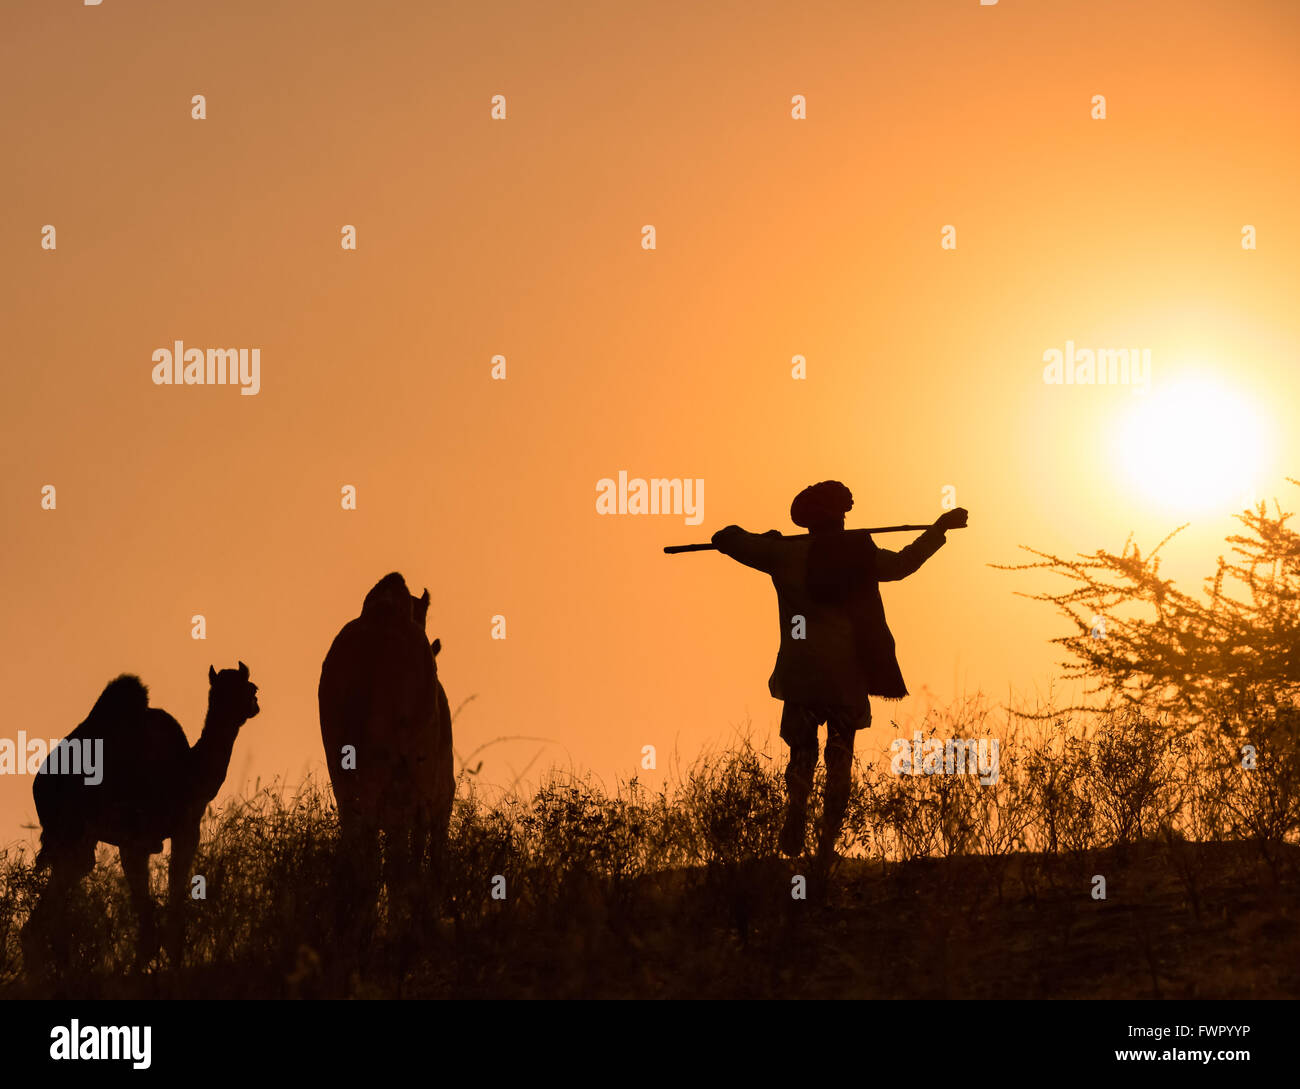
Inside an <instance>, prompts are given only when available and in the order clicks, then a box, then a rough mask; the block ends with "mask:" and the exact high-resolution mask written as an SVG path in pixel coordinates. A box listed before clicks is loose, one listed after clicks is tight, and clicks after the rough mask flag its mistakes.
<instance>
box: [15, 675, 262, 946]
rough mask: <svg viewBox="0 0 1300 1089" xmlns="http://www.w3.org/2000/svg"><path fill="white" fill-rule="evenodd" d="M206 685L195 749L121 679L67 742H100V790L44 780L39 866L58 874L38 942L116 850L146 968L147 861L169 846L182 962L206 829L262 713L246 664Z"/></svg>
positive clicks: (78, 781)
mask: <svg viewBox="0 0 1300 1089" xmlns="http://www.w3.org/2000/svg"><path fill="white" fill-rule="evenodd" d="M208 686H209V687H208V713H207V717H206V718H205V719H204V722H203V733H202V735H201V736H200V737H199V739H198V741H196V742H195V743H194V745H193V746H192V747H191V745H190V743H189V741H188V740H187V739H186V737H185V731H184V730H183V729H181V725H180V723H179V722H177V721H176V720H175V719H174V718H172V716H171V715H169V714H168V713H167V712H166V711H163V710H161V709H159V708H157V707H150V706H149V692H148V689H146V688H145V686H144V684H142V683H141V681H140V678H139V677H134V676H131V675H129V674H123V675H122V676H120V677H118V678H117V679H116V680H114V681H112V682H110V683H109V685H108V687H106V688H105V689H104V691H103V693H102V695H100V697H99V699H98V700H97V701H96V702H95V706H94V707H93V708H92V709H91V712H90V715H89V716H88V717H87V718H86V720H85V722H83V723H82V724H81V725H80V726H78V727H77V728H76V729H75V730H73V732H72V733H71V734H70V735H69V736H68V740H69V741H76V742H81V741H83V740H90V741H92V742H93V741H95V740H100V741H102V743H103V779H102V781H101V782H99V783H98V784H93V785H92V784H88V783H86V782H85V781H84V779H83V778H82V777H81V776H76V775H62V774H44V772H45V771H46V769H45V768H44V767H43V768H42V774H40V775H38V776H37V777H36V780H35V785H34V786H33V788H32V794H33V796H34V798H35V800H36V813H37V815H38V817H39V818H40V822H41V850H40V853H39V854H38V855H37V858H36V865H37V867H38V868H41V867H46V866H48V867H49V869H50V871H51V872H50V878H49V882H48V884H47V885H46V888H45V891H44V893H43V894H42V896H41V899H40V902H39V903H38V904H37V906H36V908H35V909H33V911H32V916H31V921H30V923H29V928H30V934H29V936H30V937H41V938H42V940H46V939H48V938H49V937H51V936H52V935H51V931H50V928H49V926H48V925H47V924H48V923H49V922H50V921H52V918H53V916H54V915H55V914H56V913H57V911H58V909H59V908H60V907H61V906H62V905H63V903H64V902H65V901H66V900H67V899H68V898H69V896H70V895H71V893H72V892H73V891H74V889H75V887H76V886H77V884H78V883H79V882H80V880H81V878H83V877H84V876H85V875H86V874H87V873H89V872H90V870H91V869H92V868H93V867H94V865H95V845H96V844H97V843H101V842H102V843H111V844H114V845H115V846H116V847H117V849H118V856H119V857H120V859H121V861H122V870H123V872H124V873H125V875H126V881H127V885H128V887H129V888H130V890H131V900H132V904H133V906H134V907H135V911H136V915H137V918H138V919H139V923H140V941H139V952H138V960H137V966H138V967H143V966H144V965H145V964H147V963H148V962H149V961H150V960H152V958H153V956H154V954H155V953H156V952H157V949H158V934H157V920H156V918H155V911H156V905H155V903H154V901H153V898H152V897H151V895H150V893H149V856H150V855H151V854H156V853H158V852H159V851H161V850H162V847H163V840H164V839H170V840H171V862H170V864H169V866H168V885H169V920H168V927H167V946H168V948H167V951H168V954H169V956H170V958H171V961H172V964H173V965H179V964H180V963H181V960H182V957H183V952H184V939H185V931H184V915H183V913H182V912H183V906H184V903H185V899H186V897H187V894H188V892H189V888H188V886H189V880H190V866H191V865H192V863H193V861H194V852H195V851H196V850H197V849H198V845H199V824H200V822H201V820H202V819H203V813H204V811H205V810H206V809H207V807H208V803H209V802H211V801H212V799H213V798H215V797H216V796H217V792H218V791H219V790H220V789H221V784H222V783H223V782H224V781H225V778H226V771H227V769H228V768H229V766H230V755H231V752H232V751H233V749H234V746H235V738H236V737H237V736H238V734H239V730H240V727H242V726H243V725H244V723H245V722H247V721H248V720H249V719H250V718H252V717H253V716H254V715H256V714H257V712H258V706H257V685H255V684H253V683H252V681H250V680H249V679H248V666H246V665H244V663H243V662H240V663H239V668H238V669H223V670H222V671H221V672H220V673H218V672H217V671H216V670H215V669H213V668H211V667H209V668H208ZM46 763H47V764H48V763H49V761H48V760H47V761H46Z"/></svg>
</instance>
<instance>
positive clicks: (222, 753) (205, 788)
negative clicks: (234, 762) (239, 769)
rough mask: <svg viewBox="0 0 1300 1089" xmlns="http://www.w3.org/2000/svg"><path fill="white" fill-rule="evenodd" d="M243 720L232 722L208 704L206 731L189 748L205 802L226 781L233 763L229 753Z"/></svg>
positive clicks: (232, 748) (204, 727)
mask: <svg viewBox="0 0 1300 1089" xmlns="http://www.w3.org/2000/svg"><path fill="white" fill-rule="evenodd" d="M240 725H241V723H239V722H230V721H229V720H228V718H227V717H226V716H223V715H221V714H219V713H217V712H216V711H215V710H214V709H213V708H212V705H211V704H209V705H208V714H207V717H206V718H205V719H204V720H203V733H202V734H201V735H200V736H199V739H198V741H196V742H195V743H194V747H193V748H192V749H191V750H190V754H191V760H192V763H193V768H194V775H195V785H196V788H197V791H198V793H199V795H200V797H201V799H202V801H203V802H204V804H206V803H208V802H210V801H212V799H213V798H215V797H216V796H217V792H218V791H219V790H220V789H221V784H222V783H223V782H225V779H226V771H227V769H228V768H229V767H230V756H231V753H233V752H234V749H235V738H236V737H237V736H238V735H239V727H240Z"/></svg>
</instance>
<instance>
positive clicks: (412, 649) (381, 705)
mask: <svg viewBox="0 0 1300 1089" xmlns="http://www.w3.org/2000/svg"><path fill="white" fill-rule="evenodd" d="M428 610H429V591H428V590H427V589H426V590H425V591H424V594H423V595H422V596H421V597H418V598H417V597H415V596H414V595H413V594H411V593H410V592H409V590H408V589H407V586H406V581H405V580H404V579H403V578H402V576H401V575H400V574H398V573H396V572H394V573H392V574H389V575H386V576H385V577H384V578H382V579H381V580H380V581H379V582H378V583H376V584H375V586H374V587H373V588H372V589H371V590H370V592H369V593H368V594H366V597H365V601H364V603H363V604H362V608H361V615H360V616H359V617H357V618H356V619H354V620H350V621H349V622H348V623H347V624H345V625H344V626H343V629H342V630H341V631H340V632H339V634H338V636H337V637H336V638H335V639H334V642H333V644H332V645H331V646H330V649H329V653H328V654H326V656H325V661H324V663H323V664H322V666H321V675H320V686H319V689H318V693H317V694H318V698H319V705H320V725H321V741H322V743H323V744H324V747H325V756H326V762H327V763H328V766H329V773H330V782H331V783H332V784H333V787H334V798H335V801H336V803H337V805H338V812H339V829H340V833H341V838H342V841H343V856H344V862H345V866H346V867H347V873H346V875H345V877H344V882H345V883H344V885H343V889H342V892H343V899H344V902H343V904H342V906H343V908H345V909H346V910H347V912H348V914H350V915H353V916H355V917H356V918H355V922H356V924H357V925H359V926H364V925H367V924H368V922H369V920H370V916H369V913H370V911H371V910H372V909H373V906H374V904H375V901H376V899H377V896H378V886H379V883H380V881H381V878H382V880H383V882H384V883H385V884H387V886H388V889H389V895H390V904H392V903H394V902H395V900H396V899H401V898H403V897H409V895H410V894H411V893H412V892H413V888H412V886H411V882H412V881H413V879H414V877H415V875H416V873H417V872H418V870H419V869H420V867H421V866H422V865H424V864H425V862H426V861H428V862H432V863H433V865H434V867H435V872H436V870H437V867H438V866H439V865H440V864H441V860H442V858H443V855H444V852H445V846H446V837H447V826H448V822H449V820H450V817H451V806H452V798H453V795H454V793H455V773H454V770H453V767H452V759H453V757H452V742H451V712H450V708H449V705H448V702H447V695H446V692H445V691H444V690H443V687H442V683H441V681H440V680H439V678H438V669H437V662H436V657H437V654H438V651H439V650H441V648H442V643H441V641H440V640H436V639H435V640H434V641H433V643H432V644H430V643H428V642H426V638H427V637H426V635H425V622H426V619H427V616H428ZM381 835H382V841H381ZM381 847H382V849H381ZM381 869H382V874H381ZM410 906H411V905H410V904H409V903H408V904H407V907H408V908H409V907H410Z"/></svg>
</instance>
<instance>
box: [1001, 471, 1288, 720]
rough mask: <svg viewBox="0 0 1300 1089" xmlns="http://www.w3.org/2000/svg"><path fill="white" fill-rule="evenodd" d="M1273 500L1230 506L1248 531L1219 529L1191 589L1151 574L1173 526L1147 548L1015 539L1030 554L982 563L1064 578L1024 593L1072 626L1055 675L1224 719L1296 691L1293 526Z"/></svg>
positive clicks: (1120, 701) (1143, 704) (1272, 704)
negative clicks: (1074, 551) (1223, 551)
mask: <svg viewBox="0 0 1300 1089" xmlns="http://www.w3.org/2000/svg"><path fill="white" fill-rule="evenodd" d="M1288 479H1289V478H1288ZM1291 483H1292V484H1296V485H1298V486H1300V481H1297V480H1291ZM1274 508H1275V510H1276V514H1275V515H1269V514H1268V512H1267V509H1266V506H1265V504H1263V503H1261V504H1260V505H1259V506H1258V507H1256V508H1255V509H1254V510H1253V511H1244V512H1243V513H1241V514H1239V515H1237V516H1236V517H1237V520H1238V521H1239V522H1241V523H1242V525H1243V526H1244V527H1245V530H1246V531H1245V532H1244V533H1241V534H1236V535H1233V536H1229V537H1228V538H1227V541H1226V543H1227V544H1228V545H1230V546H1231V549H1232V551H1231V554H1230V555H1229V556H1227V557H1225V556H1220V557H1219V559H1218V568H1217V570H1216V571H1215V573H1214V574H1213V575H1212V576H1209V577H1208V578H1206V580H1205V590H1204V593H1203V595H1201V596H1192V595H1189V594H1185V593H1183V592H1182V591H1181V590H1179V589H1177V588H1176V587H1175V586H1174V584H1173V582H1172V581H1171V580H1168V579H1164V578H1161V577H1160V549H1161V548H1163V547H1164V545H1165V544H1166V543H1167V542H1168V541H1169V540H1170V538H1172V537H1173V536H1174V534H1176V533H1177V532H1179V530H1174V532H1173V533H1171V534H1170V535H1169V536H1168V537H1166V538H1165V539H1164V540H1163V541H1161V542H1160V544H1158V545H1157V546H1156V547H1155V549H1153V550H1152V551H1151V552H1150V553H1149V554H1148V555H1146V556H1143V555H1142V554H1141V553H1140V551H1139V550H1138V547H1137V545H1136V544H1134V543H1133V540H1132V538H1131V537H1130V538H1129V539H1128V541H1126V542H1125V545H1124V548H1123V550H1122V551H1121V552H1120V553H1118V554H1116V553H1113V552H1107V551H1105V550H1104V549H1101V550H1098V551H1097V552H1096V553H1094V554H1093V555H1091V556H1087V555H1080V556H1079V558H1078V559H1074V560H1070V559H1062V558H1061V557H1059V556H1054V555H1051V554H1049V553H1046V552H1040V551H1038V550H1037V549H1033V548H1028V547H1027V546H1022V547H1023V548H1024V549H1025V551H1026V552H1029V553H1031V554H1033V555H1035V556H1037V557H1039V559H1038V561H1037V562H1033V563H1026V564H993V565H991V566H994V567H999V568H1001V569H1003V570H1012V571H1025V570H1033V569H1039V568H1042V569H1046V570H1050V571H1052V572H1054V573H1056V574H1060V575H1063V576H1065V577H1066V578H1068V579H1069V580H1070V582H1071V586H1070V587H1068V588H1067V589H1066V590H1064V591H1062V592H1059V593H1044V594H1024V595H1022V596H1025V597H1029V598H1031V599H1033V600H1036V601H1049V602H1051V603H1052V604H1054V605H1056V606H1057V608H1058V609H1060V611H1061V612H1063V613H1064V614H1065V615H1066V616H1067V617H1069V618H1070V620H1071V621H1072V622H1073V624H1074V626H1075V628H1076V629H1077V631H1076V633H1075V634H1074V635H1068V636H1062V637H1060V638H1057V639H1054V640H1052V641H1053V642H1054V643H1058V644H1060V645H1061V646H1063V647H1064V648H1065V649H1066V650H1067V651H1068V652H1069V654H1070V655H1071V658H1072V660H1070V661H1066V662H1063V663H1062V666H1063V668H1064V669H1065V671H1066V673H1065V675H1066V676H1067V677H1075V678H1078V677H1084V678H1089V679H1091V680H1092V681H1094V682H1095V685H1094V687H1093V688H1091V689H1089V690H1088V691H1089V694H1090V695H1095V694H1101V695H1102V696H1104V698H1105V705H1106V706H1108V707H1116V706H1124V705H1126V704H1127V705H1129V706H1132V707H1136V708H1141V709H1142V710H1144V711H1145V712H1146V713H1148V714H1155V715H1157V716H1159V717H1162V718H1168V719H1169V720H1171V721H1175V722H1178V723H1180V724H1181V725H1182V726H1183V727H1184V728H1186V729H1191V728H1193V727H1195V726H1196V725H1198V724H1206V725H1216V726H1219V727H1220V728H1227V727H1229V724H1230V723H1235V724H1240V723H1241V722H1242V721H1243V719H1245V718H1247V717H1249V716H1253V715H1255V714H1263V715H1265V716H1267V717H1269V718H1273V717H1274V716H1276V714H1277V713H1278V712H1279V711H1280V710H1285V709H1286V708H1289V707H1293V706H1294V705H1295V701H1296V697H1297V696H1298V695H1300V533H1297V532H1296V531H1295V530H1293V529H1291V528H1290V527H1289V526H1288V525H1287V522H1288V520H1289V519H1290V518H1291V517H1292V514H1291V513H1288V512H1284V511H1283V510H1282V508H1281V506H1280V505H1279V504H1278V503H1277V501H1276V500H1274ZM1179 528H1180V529H1181V528H1183V527H1179ZM1097 617H1101V618H1103V623H1104V630H1098V629H1099V627H1100V625H1095V620H1096V618H1097Z"/></svg>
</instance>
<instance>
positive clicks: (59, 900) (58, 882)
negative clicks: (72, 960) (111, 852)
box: [21, 840, 95, 971]
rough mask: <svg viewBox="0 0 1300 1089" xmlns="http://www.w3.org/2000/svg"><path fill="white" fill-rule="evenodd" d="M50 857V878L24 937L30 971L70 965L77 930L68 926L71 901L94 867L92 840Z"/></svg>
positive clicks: (23, 943) (24, 949) (26, 925)
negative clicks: (46, 966)
mask: <svg viewBox="0 0 1300 1089" xmlns="http://www.w3.org/2000/svg"><path fill="white" fill-rule="evenodd" d="M50 855H51V862H50V876H49V879H48V880H47V881H46V883H45V889H44V891H43V892H42V893H41V895H40V899H39V900H37V901H36V906H35V907H33V908H32V912H31V915H29V916H28V918H27V922H26V924H25V925H24V926H23V930H22V935H21V940H22V946H23V960H24V962H25V964H26V965H27V966H28V970H29V971H31V970H34V969H36V968H38V967H42V966H45V965H49V966H50V967H55V968H58V967H63V966H66V965H67V963H68V959H69V957H68V954H69V952H70V946H71V940H72V938H73V937H74V935H73V930H74V929H75V928H73V927H72V926H70V925H69V920H70V918H71V915H72V913H71V912H70V911H69V907H70V901H71V900H72V898H73V897H74V896H75V895H76V893H77V888H78V886H79V885H80V883H81V879H82V878H83V877H85V876H86V874H88V873H90V871H91V870H93V869H94V868H95V843H94V841H93V840H92V841H90V842H81V843H77V844H74V845H72V846H70V847H65V848H63V849H61V850H58V851H51V852H50Z"/></svg>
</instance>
